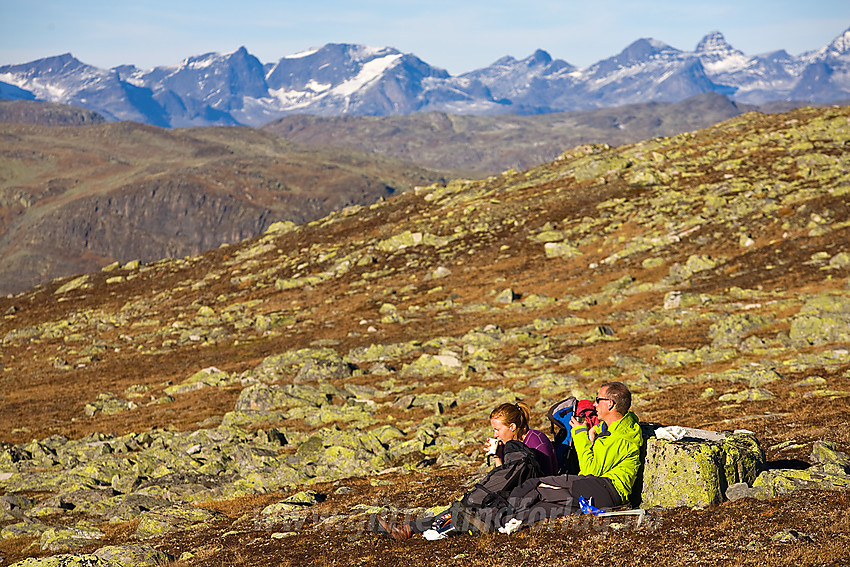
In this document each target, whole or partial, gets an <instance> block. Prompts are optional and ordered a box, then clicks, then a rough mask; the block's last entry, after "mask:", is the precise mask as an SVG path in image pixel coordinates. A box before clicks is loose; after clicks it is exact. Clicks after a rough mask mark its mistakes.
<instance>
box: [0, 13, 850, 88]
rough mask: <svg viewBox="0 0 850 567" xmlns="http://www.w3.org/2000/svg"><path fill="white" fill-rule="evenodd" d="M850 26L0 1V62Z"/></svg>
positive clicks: (589, 57)
mask: <svg viewBox="0 0 850 567" xmlns="http://www.w3.org/2000/svg"><path fill="white" fill-rule="evenodd" d="M847 28H850V0H806V1H803V0H711V1H704V0H596V1H595V2H587V0H582V1H573V0H542V1H541V0H537V1H532V3H528V2H521V1H503V0H487V1H479V0H428V1H419V0H392V1H390V0H280V1H277V2H274V1H269V0H236V1H234V0H229V1H226V2H224V1H219V0H170V1H167V0H0V65H4V64H11V63H25V62H29V61H32V60H35V59H39V58H42V57H49V56H52V55H59V54H61V53H67V52H70V53H72V54H74V55H75V56H76V57H77V58H78V59H80V60H81V61H83V62H85V63H88V64H90V65H94V66H97V67H101V68H109V67H114V66H116V65H120V64H134V65H136V66H138V67H141V68H144V69H148V68H151V67H155V66H159V65H174V64H177V63H179V62H180V61H182V60H183V59H185V58H186V57H189V56H192V55H200V54H202V53H207V52H211V51H215V52H219V53H228V52H232V51H235V50H236V49H238V48H239V47H240V46H243V45H244V46H245V47H246V48H247V49H248V51H249V52H251V53H252V54H253V55H255V56H256V57H258V58H259V59H260V61H262V62H263V63H269V62H274V61H277V60H278V59H280V58H281V57H283V56H285V55H291V54H293V53H297V52H300V51H304V50H307V49H310V48H312V47H319V46H322V45H324V44H326V43H332V42H333V43H359V44H363V45H370V46H374V47H383V46H390V47H395V48H396V49H398V50H400V51H402V52H405V53H413V54H415V55H417V56H418V57H420V58H421V59H423V60H424V61H426V62H427V63H429V64H431V65H434V66H436V67H441V68H443V69H446V70H447V71H449V72H450V73H452V74H455V75H456V74H460V73H464V72H467V71H472V70H474V69H478V68H481V67H485V66H487V65H489V64H490V63H492V62H493V61H495V60H496V59H499V58H500V57H502V56H505V55H511V56H513V57H516V58H518V59H521V58H524V57H527V56H529V55H531V53H533V52H534V50H535V49H544V50H546V51H548V52H549V53H550V54H551V55H552V56H553V57H555V58H557V59H563V60H566V61H568V62H569V63H572V64H573V65H577V66H580V67H583V66H587V65H590V64H592V63H595V62H596V61H599V60H600V59H604V58H606V57H610V56H613V55H616V54H617V53H619V52H620V51H621V50H622V49H623V48H624V47H626V46H627V45H628V44H629V43H631V42H632V41H634V40H636V39H639V38H642V37H652V38H655V39H657V40H660V41H663V42H665V43H667V44H669V45H672V46H673V47H675V48H678V49H681V50H692V49H693V48H694V47H695V46H696V44H697V42H698V41H699V40H700V38H702V37H703V36H704V35H705V34H706V33H708V32H710V31H713V30H719V31H721V32H722V33H723V34H724V35H725V36H726V39H727V41H729V42H730V43H731V44H732V45H733V46H734V47H736V48H737V49H740V50H741V51H743V52H744V53H746V54H748V55H755V54H758V53H766V52H769V51H774V50H777V49H785V50H787V51H788V52H789V53H791V54H792V55H799V54H800V53H802V52H805V51H810V50H814V49H819V48H821V47H823V46H824V45H826V44H827V43H829V42H830V41H832V40H833V39H834V38H835V37H837V36H838V35H840V34H842V33H843V32H844V31H845V30H846V29H847Z"/></svg>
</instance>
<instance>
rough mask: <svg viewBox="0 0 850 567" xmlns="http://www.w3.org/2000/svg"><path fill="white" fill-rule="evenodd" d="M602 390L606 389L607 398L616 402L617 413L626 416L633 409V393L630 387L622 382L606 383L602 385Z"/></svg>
mask: <svg viewBox="0 0 850 567" xmlns="http://www.w3.org/2000/svg"><path fill="white" fill-rule="evenodd" d="M602 388H605V393H606V396H607V397H609V398H611V399H612V400H613V401H614V409H616V410H617V413H620V414H622V415H626V413H628V411H629V408H630V407H632V393H631V392H630V391H629V389H628V387H626V385H625V384H623V383H622V382H606V383H604V384H602Z"/></svg>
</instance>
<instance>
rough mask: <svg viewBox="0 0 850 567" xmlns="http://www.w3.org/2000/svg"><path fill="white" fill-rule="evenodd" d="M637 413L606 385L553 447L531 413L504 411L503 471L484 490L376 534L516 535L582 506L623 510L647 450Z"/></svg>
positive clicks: (574, 407)
mask: <svg viewBox="0 0 850 567" xmlns="http://www.w3.org/2000/svg"><path fill="white" fill-rule="evenodd" d="M630 407H631V393H630V392H629V389H628V388H627V387H626V386H625V385H624V384H623V383H621V382H608V383H606V384H603V385H602V386H601V387H600V388H599V394H598V395H597V397H596V399H595V400H594V401H593V402H590V401H588V400H583V401H579V402H577V403H576V401H575V400H574V399H570V404H569V407H567V406H564V411H563V412H561V413H560V415H562V416H563V415H567V416H569V423H568V424H565V426H566V427H565V429H564V430H563V431H560V432H559V433H558V435H557V436H556V438H555V440H556V443H555V444H553V443H552V441H550V440H549V438H548V437H547V436H546V434H545V433H542V432H540V431H538V430H536V429H530V428H529V417H530V411H529V408H528V406H526V405H525V404H523V403H517V404H509V403H507V404H501V405H500V406H498V407H497V408H496V409H494V410H493V411H492V413H491V414H490V425H491V427H492V428H493V433H494V437H493V438H492V439H489V440H488V441H487V443H486V444H485V452H486V454H487V455H488V459H489V458H490V456H492V457H493V458H494V461H495V467H494V468H493V470H491V471H490V473H489V474H488V475H487V476H486V477H485V478H484V479H483V480H482V481H481V482H479V483H478V484H476V485H475V487H474V488H473V489H472V490H470V491H469V492H467V493H466V494H465V495H464V497H463V498H461V500H459V501H458V502H455V503H453V504H452V505H451V506H450V507H449V508H448V509H446V510H445V511H443V512H441V513H439V514H437V515H436V516H432V517H426V518H419V519H417V520H414V521H411V522H404V523H396V522H394V521H392V520H391V519H387V518H383V517H380V516H374V522H373V528H374V529H375V531H377V532H379V533H384V534H388V535H390V536H392V537H393V538H395V539H397V540H403V539H407V538H410V537H412V536H413V535H414V534H422V535H423V536H424V537H425V538H426V539H429V540H433V539H440V538H443V537H446V536H447V535H454V534H459V533H469V534H478V533H487V532H494V531H499V532H502V533H511V532H513V531H515V530H518V529H520V528H522V527H526V526H531V525H532V524H533V523H534V522H537V521H540V520H544V519H548V518H555V517H559V516H565V515H568V514H573V513H576V512H577V511H578V510H579V502H580V500H581V499H582V498H583V499H584V500H585V501H587V502H592V504H593V505H594V506H595V507H597V508H601V509H611V508H616V507H619V506H622V505H624V504H626V503H627V502H628V501H629V497H630V495H631V491H632V487H633V485H634V483H635V479H636V478H637V475H638V468H639V467H640V450H641V445H642V443H643V436H642V435H641V430H640V425H639V424H638V418H637V416H636V415H635V414H634V413H633V412H631V411H629V408H630ZM558 412H559V406H557V405H556V406H553V408H552V410H550V412H549V418H550V419H551V420H552V421H553V423H557V422H558V421H557V417H558V416H557V415H556V414H558ZM553 432H554V429H553ZM576 473H577V474H576Z"/></svg>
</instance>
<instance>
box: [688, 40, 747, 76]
mask: <svg viewBox="0 0 850 567" xmlns="http://www.w3.org/2000/svg"><path fill="white" fill-rule="evenodd" d="M694 53H695V54H696V56H697V57H698V58H699V60H700V62H702V65H703V67H704V68H705V70H706V71H708V72H709V73H728V72H730V71H734V70H737V69H743V68H744V67H746V66H747V64H748V63H749V61H750V58H749V57H747V56H746V55H744V53H743V52H742V51H739V50H737V49H735V48H734V47H732V46H731V45H730V44H729V42H727V41H726V38H725V37H723V34H722V33H720V32H719V31H713V32H711V33H709V34H707V35H706V36H705V37H703V38H702V39H701V40H700V42H699V43H698V44H697V47H696V51H695V52H694Z"/></svg>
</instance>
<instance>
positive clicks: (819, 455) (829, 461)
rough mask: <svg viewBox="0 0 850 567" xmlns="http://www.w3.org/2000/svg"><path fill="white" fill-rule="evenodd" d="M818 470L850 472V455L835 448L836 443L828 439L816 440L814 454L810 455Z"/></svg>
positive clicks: (813, 448)
mask: <svg viewBox="0 0 850 567" xmlns="http://www.w3.org/2000/svg"><path fill="white" fill-rule="evenodd" d="M809 458H810V459H811V461H812V463H814V467H815V468H816V469H817V470H820V471H823V472H828V473H836V474H850V455H847V453H843V452H841V451H836V450H835V445H834V444H832V443H829V442H827V441H815V442H814V443H813V444H812V454H811V456H810V457H809Z"/></svg>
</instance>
